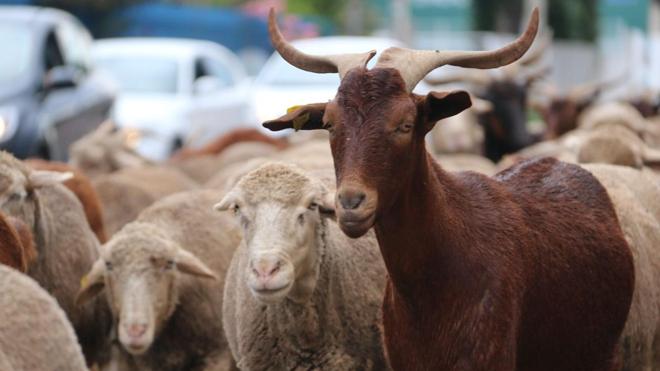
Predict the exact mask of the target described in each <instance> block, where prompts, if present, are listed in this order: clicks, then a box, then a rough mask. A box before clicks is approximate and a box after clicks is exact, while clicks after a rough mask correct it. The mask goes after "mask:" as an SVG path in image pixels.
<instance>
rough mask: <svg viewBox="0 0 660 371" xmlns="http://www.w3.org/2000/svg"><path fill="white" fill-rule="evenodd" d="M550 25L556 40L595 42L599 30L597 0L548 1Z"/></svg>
mask: <svg viewBox="0 0 660 371" xmlns="http://www.w3.org/2000/svg"><path fill="white" fill-rule="evenodd" d="M548 5H549V6H548V23H549V24H550V27H552V29H553V30H554V31H555V38H558V39H577V40H586V41H593V40H595V39H596V36H597V32H598V31H597V30H598V24H597V19H598V14H597V8H596V7H597V4H596V0H580V1H576V0H548Z"/></svg>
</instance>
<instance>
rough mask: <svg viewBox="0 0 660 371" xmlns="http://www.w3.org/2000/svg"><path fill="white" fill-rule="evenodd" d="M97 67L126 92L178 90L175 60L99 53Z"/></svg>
mask: <svg viewBox="0 0 660 371" xmlns="http://www.w3.org/2000/svg"><path fill="white" fill-rule="evenodd" d="M95 62H96V63H97V66H98V68H100V69H102V70H105V71H106V72H107V73H109V74H110V76H112V77H113V78H114V79H115V80H116V81H117V83H118V84H119V88H120V89H121V90H122V91H124V92H129V93H157V94H175V93H177V92H178V91H179V87H178V81H179V75H178V74H179V68H178V63H177V60H175V59H168V58H164V57H151V56H116V57H111V56H107V57H99V58H98V59H97V60H96V61H95Z"/></svg>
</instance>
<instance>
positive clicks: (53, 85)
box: [43, 66, 80, 92]
mask: <svg viewBox="0 0 660 371" xmlns="http://www.w3.org/2000/svg"><path fill="white" fill-rule="evenodd" d="M79 80H80V71H79V70H78V69H77V68H75V67H71V66H57V67H53V68H51V69H50V71H48V72H47V73H46V76H44V81H43V91H44V92H49V91H51V90H56V89H65V88H73V87H76V86H77V85H78V81H79Z"/></svg>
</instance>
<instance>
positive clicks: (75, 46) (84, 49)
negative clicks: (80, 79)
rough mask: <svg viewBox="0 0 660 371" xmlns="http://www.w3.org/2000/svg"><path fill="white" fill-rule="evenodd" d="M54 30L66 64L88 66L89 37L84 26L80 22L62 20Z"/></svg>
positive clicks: (84, 67)
mask: <svg viewBox="0 0 660 371" xmlns="http://www.w3.org/2000/svg"><path fill="white" fill-rule="evenodd" d="M56 32H57V40H58V42H59V44H60V46H61V47H62V53H63V57H64V60H65V62H66V64H68V65H71V66H76V67H80V68H83V69H86V68H87V67H88V66H89V59H90V56H89V53H90V47H91V37H90V36H89V33H88V32H87V31H86V30H85V28H84V27H83V26H82V25H80V24H76V23H73V22H64V23H62V24H60V25H59V26H58V27H57V30H56Z"/></svg>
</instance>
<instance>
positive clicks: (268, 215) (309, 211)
mask: <svg viewBox="0 0 660 371" xmlns="http://www.w3.org/2000/svg"><path fill="white" fill-rule="evenodd" d="M332 200H333V197H332V195H328V192H327V190H325V189H324V188H323V186H322V185H321V184H320V183H318V182H316V181H314V180H312V179H311V178H308V177H307V176H306V175H305V174H304V173H302V171H300V170H298V169H297V168H295V167H293V166H288V165H283V164H266V165H264V166H262V167H260V168H258V169H257V170H254V171H253V172H251V173H249V174H247V175H246V176H245V177H244V178H243V179H241V181H240V182H239V183H238V184H237V185H236V187H234V189H233V190H232V191H230V192H229V193H228V194H227V196H226V197H225V198H224V199H223V200H222V201H221V202H220V203H219V204H217V205H216V209H218V210H227V209H231V210H233V212H234V214H235V215H236V218H237V219H238V220H239V222H240V224H241V226H242V228H243V242H244V243H245V246H246V247H247V249H248V252H249V253H248V263H247V272H245V276H244V277H246V278H247V285H248V287H249V289H250V291H251V292H252V294H253V295H254V297H255V298H256V299H257V300H259V301H260V302H262V303H265V304H275V303H278V302H281V301H283V300H285V299H286V298H288V299H291V300H294V301H297V302H302V301H305V300H306V299H307V298H308V297H309V296H310V295H311V294H312V293H313V291H314V288H315V286H316V280H317V277H318V267H319V264H320V258H319V255H320V251H319V246H320V243H319V238H320V232H319V229H320V227H322V223H321V220H322V217H324V216H331V215H333V208H332V203H333V201H332Z"/></svg>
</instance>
